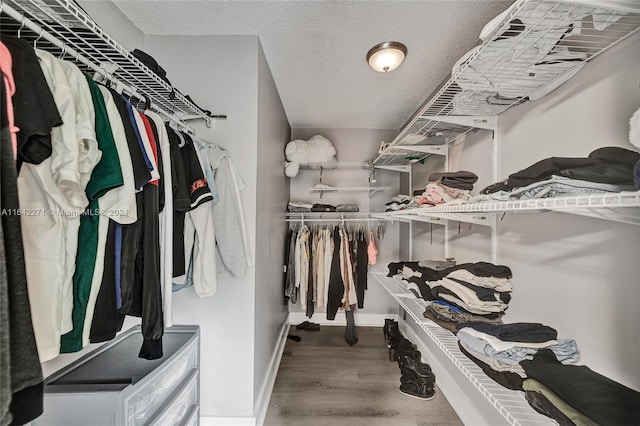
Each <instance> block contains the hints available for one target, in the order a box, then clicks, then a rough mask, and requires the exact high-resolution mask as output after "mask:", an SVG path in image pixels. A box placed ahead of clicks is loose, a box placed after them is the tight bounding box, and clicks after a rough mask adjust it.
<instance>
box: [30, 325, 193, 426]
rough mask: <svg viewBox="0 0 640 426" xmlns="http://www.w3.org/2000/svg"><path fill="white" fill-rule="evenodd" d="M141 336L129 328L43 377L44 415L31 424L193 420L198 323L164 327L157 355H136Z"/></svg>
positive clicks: (111, 424) (176, 422)
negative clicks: (160, 350) (139, 356)
mask: <svg viewBox="0 0 640 426" xmlns="http://www.w3.org/2000/svg"><path fill="white" fill-rule="evenodd" d="M142 340H143V338H142V334H141V332H140V327H139V326H137V327H133V328H132V329H130V330H128V331H126V332H124V333H122V334H121V335H120V336H118V337H117V338H116V339H114V340H113V341H111V342H109V343H107V344H105V345H103V346H101V347H100V348H98V349H96V350H95V351H93V352H91V353H89V354H87V355H86V356H84V357H82V358H80V359H78V360H77V361H76V362H74V363H72V364H70V365H68V366H66V367H65V368H63V369H61V370H60V371H58V372H56V373H53V374H52V375H51V376H49V377H48V378H47V379H46V380H45V391H44V392H45V395H44V414H43V415H42V416H40V417H39V418H38V419H37V420H35V421H34V422H33V425H35V426H37V425H46V426H54V425H60V426H73V425H78V426H86V425H88V424H91V425H92V426H102V425H105V426H106V425H109V426H114V425H115V426H121V425H127V426H132V425H161V424H162V425H164V424H167V425H169V424H170V425H182V424H187V422H189V421H191V422H192V423H189V424H195V425H197V424H198V418H197V417H196V418H195V423H193V421H194V420H193V408H194V407H195V408H196V411H197V409H198V406H199V395H200V393H199V388H200V386H199V366H200V330H199V327H198V326H174V327H171V328H169V329H167V330H165V334H164V337H163V352H164V356H163V357H162V358H161V359H157V360H152V361H150V360H145V359H141V358H138V351H139V350H140V346H141V344H142ZM163 422H164V423H163Z"/></svg>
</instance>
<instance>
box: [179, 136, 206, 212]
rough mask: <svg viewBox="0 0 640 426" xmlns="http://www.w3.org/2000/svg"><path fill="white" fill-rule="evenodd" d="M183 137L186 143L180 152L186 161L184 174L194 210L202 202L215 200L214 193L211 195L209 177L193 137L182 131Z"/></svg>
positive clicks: (184, 161)
mask: <svg viewBox="0 0 640 426" xmlns="http://www.w3.org/2000/svg"><path fill="white" fill-rule="evenodd" d="M182 137H183V138H184V141H185V143H184V145H183V146H182V147H181V148H180V152H181V154H182V161H183V163H184V174H185V177H186V178H187V184H188V185H189V199H190V200H191V209H190V210H193V209H195V208H196V207H198V206H199V205H200V204H202V203H205V202H207V201H211V200H213V195H211V190H210V189H209V185H207V179H206V178H205V177H204V172H203V171H202V165H201V164H200V160H198V154H197V153H196V147H195V146H194V145H193V139H191V137H190V136H189V135H187V134H186V133H182Z"/></svg>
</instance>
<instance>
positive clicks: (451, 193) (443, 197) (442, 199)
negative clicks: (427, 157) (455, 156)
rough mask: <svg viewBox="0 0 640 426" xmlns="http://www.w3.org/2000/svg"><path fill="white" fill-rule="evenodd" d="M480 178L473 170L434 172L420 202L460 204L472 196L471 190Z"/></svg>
mask: <svg viewBox="0 0 640 426" xmlns="http://www.w3.org/2000/svg"><path fill="white" fill-rule="evenodd" d="M477 180H478V176H476V175H475V174H474V173H472V172H467V171H464V170H462V171H459V172H445V173H440V172H438V173H432V174H431V175H430V176H429V183H427V186H426V187H425V190H424V192H423V193H422V195H421V197H420V200H418V203H419V204H420V205H423V204H427V205H432V206H435V205H437V204H460V203H464V202H466V201H468V200H469V198H471V195H470V191H471V190H472V189H473V184H474V183H476V182H477Z"/></svg>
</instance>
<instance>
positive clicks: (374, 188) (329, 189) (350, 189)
mask: <svg viewBox="0 0 640 426" xmlns="http://www.w3.org/2000/svg"><path fill="white" fill-rule="evenodd" d="M391 189H392V188H391V187H390V186H328V185H327V186H326V187H325V186H323V187H317V188H316V187H311V188H309V192H320V193H323V192H368V193H369V196H370V197H371V196H373V195H375V194H376V193H377V192H381V191H390V190H391Z"/></svg>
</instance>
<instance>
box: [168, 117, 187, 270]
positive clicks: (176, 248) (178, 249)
mask: <svg viewBox="0 0 640 426" xmlns="http://www.w3.org/2000/svg"><path fill="white" fill-rule="evenodd" d="M166 129H167V135H168V137H169V147H170V149H171V171H172V174H171V178H172V186H173V276H174V277H179V276H182V275H184V274H186V273H187V271H186V267H185V252H184V215H185V212H187V211H189V210H190V209H191V198H190V197H189V185H188V184H187V177H186V175H185V171H184V162H183V160H182V153H181V152H180V143H181V141H180V138H179V137H178V135H177V134H176V132H175V131H174V130H173V129H172V128H171V127H169V125H168V124H167V125H166Z"/></svg>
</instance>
